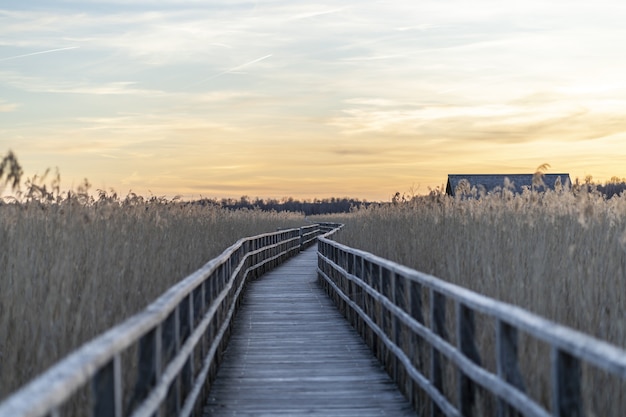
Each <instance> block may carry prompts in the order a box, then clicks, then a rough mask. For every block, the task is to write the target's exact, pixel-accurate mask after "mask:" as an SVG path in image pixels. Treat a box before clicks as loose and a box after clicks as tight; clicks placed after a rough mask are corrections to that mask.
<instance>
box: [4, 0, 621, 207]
mask: <svg viewBox="0 0 626 417" xmlns="http://www.w3.org/2000/svg"><path fill="white" fill-rule="evenodd" d="M624 21H626V3H624V2H623V1H606V0H600V1H594V2H590V1H585V2H580V1H577V0H567V1H564V0H554V1H550V2H546V1H535V0H527V1H524V2H519V1H515V2H513V1H509V0H504V1H492V0H479V1H471V2H468V1H456V0H437V1H431V0H421V1H397V0H384V1H371V0H359V1H352V0H348V1H341V2H338V1H335V2H329V1H327V2H308V1H293V0H291V1H287V0H265V1H263V0H259V1H239V0H229V1H226V0H207V1H200V0H197V1H182V0H161V1H145V0H134V1H132V2H128V1H125V0H80V1H75V0H57V1H43V0H30V1H25V2H13V1H9V0H5V1H2V2H0V156H1V155H4V154H5V153H6V152H8V150H13V151H14V152H15V154H16V155H17V158H18V160H19V161H20V163H21V165H22V166H23V168H24V171H25V176H26V177H32V176H33V175H41V174H42V173H43V172H44V171H45V170H46V169H47V168H52V169H54V168H58V170H59V172H60V174H61V181H62V182H61V184H62V187H63V188H75V187H77V186H78V185H80V184H81V183H82V182H83V179H84V178H87V179H88V180H89V182H90V183H91V184H92V185H93V189H94V190H95V189H103V190H110V189H114V190H116V191H117V192H118V194H121V195H126V193H128V192H129V191H133V192H135V193H137V194H141V195H145V196H149V195H156V196H167V197H173V196H175V195H180V196H182V197H183V198H185V199H196V198H226V197H232V198H238V197H240V196H244V195H246V196H249V197H261V198H283V197H288V196H291V197H295V198H300V199H305V198H306V199H311V198H326V197H332V196H335V197H344V196H347V197H353V198H359V199H365V200H369V201H386V200H389V199H390V198H391V197H392V196H393V195H394V194H395V192H396V191H399V192H401V193H413V194H426V193H428V192H429V190H430V189H435V188H436V187H441V186H442V185H443V184H444V183H445V181H446V179H447V177H446V176H447V174H465V173H468V174H487V173H494V174H506V173H527V172H534V171H535V169H536V168H537V167H538V166H539V165H541V164H544V163H548V164H550V169H549V170H548V173H569V174H570V176H571V178H572V179H574V178H577V177H578V178H581V179H582V178H584V177H585V176H587V175H592V176H593V178H594V180H596V181H605V180H608V179H609V178H611V177H613V176H617V177H620V178H622V177H626V117H625V114H624V113H625V112H626V75H625V74H626V53H624V45H625V44H626V25H624Z"/></svg>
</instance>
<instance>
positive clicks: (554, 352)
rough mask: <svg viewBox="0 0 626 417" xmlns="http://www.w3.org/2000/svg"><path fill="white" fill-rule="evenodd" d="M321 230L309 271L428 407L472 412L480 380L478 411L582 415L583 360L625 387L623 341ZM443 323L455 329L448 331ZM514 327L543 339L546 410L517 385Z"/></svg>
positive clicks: (433, 411) (407, 390)
mask: <svg viewBox="0 0 626 417" xmlns="http://www.w3.org/2000/svg"><path fill="white" fill-rule="evenodd" d="M330 234H332V232H331V233H329V234H328V235H326V236H325V237H319V238H318V252H319V253H318V259H319V263H318V265H319V266H318V276H319V280H320V282H321V284H322V285H323V286H324V287H325V289H326V291H327V292H328V294H329V295H330V296H331V297H332V298H333V299H334V301H335V303H336V304H337V305H338V307H339V309H340V310H341V311H342V313H343V314H344V315H345V317H346V318H347V319H348V320H349V321H350V322H351V323H352V325H353V326H354V327H355V328H356V329H357V331H358V332H359V333H360V334H361V336H362V337H363V338H364V339H365V341H366V342H367V344H368V345H369V346H370V348H371V349H372V351H373V352H374V354H375V355H376V356H377V357H378V358H379V360H380V361H381V362H382V363H383V365H384V366H385V367H386V369H387V371H388V373H389V374H390V376H391V377H392V378H393V379H395V381H396V382H397V384H398V386H399V387H400V389H401V390H402V391H403V393H404V394H405V396H406V397H407V398H409V400H410V401H412V402H413V405H414V406H415V407H416V408H417V407H418V406H419V407H420V408H421V407H423V406H424V404H423V403H424V402H427V403H429V406H428V407H427V408H428V409H429V410H427V411H428V412H429V414H430V415H432V416H438V415H446V416H471V415H474V414H477V415H481V414H480V412H477V411H476V409H477V405H476V397H477V395H476V392H477V389H480V390H482V391H481V392H488V393H490V395H491V398H492V402H491V406H492V408H493V409H492V410H491V412H489V413H488V414H484V415H498V416H516V415H524V416H540V417H548V416H559V417H566V416H567V417H572V416H583V415H584V408H583V404H582V398H583V392H582V389H581V384H582V379H581V374H582V372H581V368H582V366H583V365H584V366H585V367H593V368H594V369H596V370H598V368H599V370H600V371H601V372H604V373H606V374H608V375H612V378H615V379H616V380H617V383H618V384H621V385H620V386H621V387H626V384H624V381H626V351H624V350H622V349H619V348H617V347H615V346H612V345H610V344H608V343H605V342H603V341H600V340H598V339H595V338H592V337H590V336H588V335H586V334H582V333H580V332H577V331H574V330H572V329H570V328H567V327H564V326H561V325H558V324H556V323H554V322H551V321H548V320H546V319H543V318H541V317H539V316H537V315H534V314H531V313H529V312H528V311H526V310H523V309H521V308H518V307H515V306H513V305H509V304H505V303H502V302H499V301H496V300H493V299H490V298H488V297H485V296H482V295H479V294H477V293H474V292H472V291H469V290H467V289H464V288H462V287H459V286H455V285H452V284H450V283H447V282H445V281H442V280H440V279H438V278H435V277H433V276H430V275H427V274H424V273H420V272H418V271H415V270H412V269H409V268H406V267H404V266H401V265H398V264H396V263H393V262H391V261H388V260H385V259H382V258H380V257H377V256H374V255H372V254H370V253H367V252H363V251H360V250H357V249H353V248H350V247H348V246H345V245H342V244H339V243H337V242H334V241H332V240H330V239H329V237H330ZM446 305H448V306H454V310H455V311H454V313H455V315H456V317H454V319H453V320H450V317H448V318H446ZM475 314H478V315H480V319H481V321H480V323H481V324H484V325H485V328H483V329H482V330H483V331H486V332H487V333H491V337H492V338H495V349H494V348H493V346H492V349H493V353H494V355H495V370H494V369H493V366H492V371H489V370H488V369H487V367H486V366H484V365H483V361H484V362H487V361H491V362H494V360H493V359H491V358H485V357H484V356H483V357H481V354H480V352H481V350H480V349H479V347H478V346H477V344H476V328H475ZM450 322H451V323H452V325H450ZM450 327H452V328H454V329H455V330H454V331H453V332H448V331H447V329H448V328H450ZM450 333H451V334H450ZM494 333H495V334H494ZM518 333H522V334H523V335H524V338H525V340H526V339H527V338H532V339H535V340H536V341H538V343H542V344H545V345H547V346H548V347H549V350H550V355H549V356H550V363H551V365H550V367H551V370H550V377H549V379H550V385H551V390H550V391H549V394H548V399H549V401H548V402H549V403H550V404H551V406H550V408H551V409H550V411H548V409H547V407H546V405H545V404H544V405H542V404H541V401H537V400H536V399H533V398H532V397H531V396H530V395H529V394H528V393H527V392H526V391H527V389H526V387H525V381H524V378H523V377H522V375H523V372H522V371H523V370H524V369H522V368H521V365H520V361H519V360H518V356H519V355H518ZM452 340H453V341H452ZM546 356H547V355H546ZM485 359H487V360H485ZM444 360H446V361H447V362H448V363H451V364H452V370H453V372H448V373H445V372H443V370H442V369H443V368H442V364H443V361H444ZM447 369H449V368H447ZM531 372H533V371H532V370H531ZM450 374H452V375H450ZM451 381H452V382H451ZM444 385H447V386H446V387H444ZM450 385H452V386H450ZM444 388H445V389H444ZM608 388H610V387H608V386H607V387H591V389H595V390H602V389H608ZM588 389H589V388H588ZM451 393H452V394H451ZM620 395H622V396H624V395H626V391H625V390H624V389H623V388H621V389H618V390H617V396H620ZM418 397H420V401H418V400H417V398H418ZM550 397H551V398H550ZM424 398H425V400H424ZM613 400H619V399H618V398H613ZM622 400H623V399H622ZM621 411H622V412H623V410H621ZM483 413H484V410H483Z"/></svg>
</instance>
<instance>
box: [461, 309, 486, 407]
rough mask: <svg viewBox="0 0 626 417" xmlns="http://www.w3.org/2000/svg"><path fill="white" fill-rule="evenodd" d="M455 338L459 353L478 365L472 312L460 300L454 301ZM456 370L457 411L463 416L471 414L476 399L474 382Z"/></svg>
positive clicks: (478, 359) (478, 357)
mask: <svg viewBox="0 0 626 417" xmlns="http://www.w3.org/2000/svg"><path fill="white" fill-rule="evenodd" d="M456 338H457V343H458V347H459V350H460V351H461V353H462V354H463V355H465V356H466V357H467V358H468V359H470V360H471V361H472V362H474V363H475V364H477V365H480V355H479V353H478V349H477V348H476V343H475V329H474V312H473V311H472V310H471V309H469V308H467V307H466V306H465V305H463V303H460V302H457V303H456ZM457 372H458V379H457V384H458V386H457V393H458V400H459V411H460V412H461V415H463V416H472V415H473V412H472V406H473V405H474V402H475V400H476V387H475V384H474V382H473V381H472V380H471V379H469V378H468V377H467V376H465V374H464V373H463V371H461V369H458V370H457Z"/></svg>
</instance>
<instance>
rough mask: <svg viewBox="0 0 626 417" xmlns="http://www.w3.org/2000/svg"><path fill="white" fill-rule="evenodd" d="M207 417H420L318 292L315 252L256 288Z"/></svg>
mask: <svg viewBox="0 0 626 417" xmlns="http://www.w3.org/2000/svg"><path fill="white" fill-rule="evenodd" d="M205 415H206V416H276V415H278V416H299V415H306V416H359V417H365V416H409V415H411V416H414V415H415V412H414V411H413V409H412V408H411V406H410V404H409V402H408V401H407V400H406V399H405V398H404V397H403V396H402V394H400V392H399V391H398V389H397V388H396V385H395V384H394V383H393V382H392V381H391V379H390V378H389V376H388V375H387V374H386V373H385V371H384V370H383V368H382V366H381V365H380V363H379V362H378V360H377V359H376V358H375V357H374V356H373V355H372V353H371V351H370V350H369V348H368V347H367V345H365V343H364V342H363V340H362V339H361V338H360V336H359V335H358V333H357V332H356V331H355V330H354V329H353V328H352V327H351V326H350V324H349V323H348V322H347V321H346V320H345V319H344V317H343V316H342V315H341V314H340V313H339V311H338V310H337V308H336V307H335V306H334V304H333V302H332V301H331V300H330V298H328V296H327V295H326V294H325V293H324V291H323V290H322V289H321V288H320V287H319V286H318V284H317V252H316V248H315V247H313V248H311V249H308V250H307V251H305V252H303V253H302V254H300V255H299V256H297V257H295V258H293V259H291V260H290V261H288V262H286V263H285V264H283V265H282V266H280V267H278V268H277V269H275V270H274V271H272V272H270V273H268V274H266V275H264V276H263V277H261V278H259V279H258V280H256V281H254V282H252V283H250V285H249V286H248V289H247V290H246V294H245V296H244V300H243V303H242V306H241V309H240V311H239V313H238V315H237V317H236V319H235V323H234V328H233V334H232V337H231V340H230V342H229V345H228V348H227V350H226V354H225V357H224V361H223V362H222V364H221V366H220V369H219V371H218V375H217V380H216V381H215V383H214V385H213V387H212V389H211V392H210V395H209V399H208V402H207V405H206V407H205Z"/></svg>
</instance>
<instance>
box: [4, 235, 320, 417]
mask: <svg viewBox="0 0 626 417" xmlns="http://www.w3.org/2000/svg"><path fill="white" fill-rule="evenodd" d="M322 230H323V228H322V227H321V226H319V225H311V226H305V227H302V228H297V229H287V230H280V231H278V232H275V233H266V234H261V235H258V236H253V237H248V238H243V239H240V240H238V241H237V242H236V243H235V244H234V245H232V246H231V247H229V248H228V249H226V250H225V251H224V252H223V253H222V254H221V255H219V256H218V257H216V258H214V259H212V260H211V261H209V262H208V263H206V264H205V265H204V266H203V267H202V268H200V269H199V270H197V271H195V272H194V273H192V274H191V275H189V276H188V277H186V278H185V279H183V280H182V281H180V282H179V283H177V284H176V285H174V286H173V287H171V288H170V289H169V290H167V291H166V292H165V293H164V294H163V295H162V296H161V297H159V298H158V299H157V300H156V301H154V302H153V303H151V304H150V305H149V306H148V307H147V308H146V309H145V310H143V311H142V312H140V313H138V314H136V315H134V316H132V317H130V318H129V319H127V320H126V321H124V322H123V323H121V324H119V325H117V326H115V327H113V328H111V329H110V330H108V331H106V332H105V333H103V334H101V335H100V336H98V337H96V338H95V339H93V340H91V341H90V342H87V343H86V344H84V345H83V346H82V347H80V348H78V349H77V350H75V351H74V352H72V353H70V354H69V355H68V356H67V357H65V358H64V359H62V360H61V361H59V362H58V363H57V364H55V365H54V366H52V367H51V368H50V369H49V370H47V371H46V372H44V373H42V374H41V375H40V376H38V377H37V378H35V379H34V380H32V381H31V382H30V383H28V384H27V385H25V386H24V387H23V388H21V389H20V390H18V391H17V392H16V393H14V394H13V395H11V396H10V397H8V398H7V399H5V400H4V402H2V403H0V417H38V416H58V415H60V412H59V410H60V409H61V407H62V406H63V405H64V404H65V403H66V402H67V401H68V400H69V399H70V398H71V397H72V396H73V395H74V394H75V393H76V392H77V391H78V390H79V389H81V388H82V387H85V386H87V385H91V392H92V394H91V396H92V401H91V404H92V405H91V407H90V408H91V413H92V415H93V416H94V417H99V416H112V417H122V416H134V417H139V416H146V417H148V416H154V415H157V416H162V415H168V416H169V415H180V416H189V415H192V414H193V413H194V412H198V410H199V409H201V407H202V405H203V404H202V402H203V401H204V399H205V398H202V395H203V394H206V393H207V392H208V388H209V387H210V384H211V383H212V381H213V380H214V378H215V375H216V372H217V367H218V364H219V361H220V358H221V356H222V353H223V351H224V349H225V347H226V343H227V341H228V338H229V333H230V327H231V322H232V319H233V317H234V315H235V312H236V310H237V308H238V306H239V304H240V300H241V295H242V292H243V289H244V287H245V284H246V281H247V280H249V279H253V278H256V277H258V276H260V275H262V274H263V273H265V272H267V271H269V270H270V269H272V268H274V267H276V266H277V265H279V264H280V263H282V262H284V261H285V260H286V259H288V258H290V257H291V256H293V255H295V254H297V253H298V252H300V250H302V249H303V248H304V247H306V246H307V245H310V244H311V243H312V242H314V241H315V239H316V238H317V235H318V234H319V233H321V231H322ZM324 230H325V229H324ZM132 347H134V348H135V349H136V351H137V355H138V356H137V358H136V360H137V363H136V367H137V371H136V377H135V378H133V381H132V386H129V387H127V388H125V387H123V386H122V384H123V378H122V372H123V370H124V363H123V360H122V358H123V354H124V353H125V352H127V351H128V350H129V349H130V348H132ZM198 355H200V357H198ZM197 364H200V366H198V365H197ZM124 399H125V400H124Z"/></svg>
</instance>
